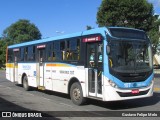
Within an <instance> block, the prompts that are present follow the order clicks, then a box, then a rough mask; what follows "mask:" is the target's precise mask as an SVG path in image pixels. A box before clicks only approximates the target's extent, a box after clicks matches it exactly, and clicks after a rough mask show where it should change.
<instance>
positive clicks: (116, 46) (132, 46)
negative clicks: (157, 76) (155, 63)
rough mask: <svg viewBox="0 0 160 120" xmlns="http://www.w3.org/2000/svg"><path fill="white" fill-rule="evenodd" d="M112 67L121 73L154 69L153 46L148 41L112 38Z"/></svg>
mask: <svg viewBox="0 0 160 120" xmlns="http://www.w3.org/2000/svg"><path fill="white" fill-rule="evenodd" d="M110 49H111V51H110V57H109V59H110V61H112V65H111V68H112V69H113V70H114V71H116V72H121V73H140V72H147V71H150V70H152V55H151V46H150V44H149V42H147V41H138V40H120V39H119V40H112V41H111V44H110Z"/></svg>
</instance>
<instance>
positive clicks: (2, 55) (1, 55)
mask: <svg viewBox="0 0 160 120" xmlns="http://www.w3.org/2000/svg"><path fill="white" fill-rule="evenodd" d="M6 46H7V45H6V42H5V41H4V40H3V39H1V40H0V68H1V67H2V66H3V65H4V63H5V61H6Z"/></svg>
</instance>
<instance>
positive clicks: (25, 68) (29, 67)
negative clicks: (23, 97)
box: [18, 63, 37, 87]
mask: <svg viewBox="0 0 160 120" xmlns="http://www.w3.org/2000/svg"><path fill="white" fill-rule="evenodd" d="M18 68H19V69H18V73H19V79H18V83H19V84H22V75H23V74H26V75H27V78H28V85H29V86H32V87H37V81H36V63H19V65H18Z"/></svg>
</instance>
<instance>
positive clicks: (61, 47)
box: [60, 41, 66, 60]
mask: <svg viewBox="0 0 160 120" xmlns="http://www.w3.org/2000/svg"><path fill="white" fill-rule="evenodd" d="M60 51H61V55H62V56H61V57H62V60H66V51H65V41H62V42H60Z"/></svg>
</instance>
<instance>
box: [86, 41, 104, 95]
mask: <svg viewBox="0 0 160 120" xmlns="http://www.w3.org/2000/svg"><path fill="white" fill-rule="evenodd" d="M102 61H103V59H102V42H91V43H87V68H88V91H89V96H93V97H102V68H103V67H102Z"/></svg>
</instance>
